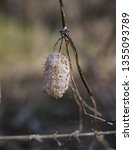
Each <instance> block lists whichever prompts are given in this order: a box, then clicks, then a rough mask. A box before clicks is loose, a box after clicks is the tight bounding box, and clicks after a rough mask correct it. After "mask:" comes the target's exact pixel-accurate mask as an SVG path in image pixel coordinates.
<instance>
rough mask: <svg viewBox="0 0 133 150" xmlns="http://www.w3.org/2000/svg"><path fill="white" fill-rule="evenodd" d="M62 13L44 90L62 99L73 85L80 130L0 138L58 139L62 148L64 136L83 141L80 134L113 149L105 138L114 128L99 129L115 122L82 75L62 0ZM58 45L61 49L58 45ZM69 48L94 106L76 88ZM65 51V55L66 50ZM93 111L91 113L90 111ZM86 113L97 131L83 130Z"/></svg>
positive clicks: (0, 138) (48, 61) (46, 73)
mask: <svg viewBox="0 0 133 150" xmlns="http://www.w3.org/2000/svg"><path fill="white" fill-rule="evenodd" d="M59 3H60V12H61V17H62V30H60V33H61V36H60V38H59V39H58V40H57V42H56V43H55V45H54V51H53V53H52V54H50V55H49V56H48V58H47V60H46V62H45V69H44V83H43V90H44V91H45V92H47V93H48V94H49V95H51V96H54V97H55V98H61V97H62V96H63V94H64V93H65V92H66V91H67V89H68V88H69V87H70V88H71V89H72V91H73V95H74V99H75V101H76V103H77V104H78V106H79V119H80V121H79V129H78V130H76V131H75V132H73V133H71V134H49V135H34V134H33V135H18V136H0V141H7V140H10V141H12V140H16V141H17V140H20V141H25V140H26V141H27V140H36V141H39V142H42V141H43V140H48V139H53V140H55V141H56V142H57V144H58V146H60V147H62V143H61V142H60V141H59V139H62V138H63V139H64V138H69V139H71V138H76V139H77V140H78V141H80V139H79V138H80V137H86V136H95V137H96V138H97V140H98V141H99V142H100V143H102V144H103V146H104V147H105V149H106V150H108V149H110V145H109V143H108V142H107V141H106V140H105V138H104V135H111V134H115V133H116V132H115V131H98V128H97V127H98V126H97V121H96V120H100V121H102V122H106V123H108V124H110V125H112V122H108V121H106V120H105V119H103V118H101V113H99V112H98V110H97V105H96V100H95V97H94V95H93V92H92V90H91V88H90V86H89V85H88V83H87V80H86V79H85V77H84V75H83V71H82V68H81V67H80V64H79V57H78V52H77V49H76V46H75V44H74V42H73V40H72V38H71V37H70V34H69V30H68V27H67V24H66V21H65V12H64V7H63V3H62V0H59ZM63 43H64V44H65V49H64V48H62V47H63V46H62V45H63ZM57 47H58V48H57ZM70 49H72V50H73V54H74V56H75V61H76V66H77V70H78V73H79V76H80V78H81V80H82V82H83V84H84V87H85V89H86V90H87V92H88V95H89V97H90V99H91V102H92V105H93V106H91V105H90V104H88V103H87V102H86V101H85V100H84V99H83V98H82V97H81V95H80V92H79V90H78V88H77V85H76V82H75V79H74V76H73V65H72V61H71V56H70ZM64 50H65V54H64V53H63V52H64ZM89 112H92V113H89ZM83 114H85V115H88V116H90V117H92V118H94V122H95V127H94V128H95V130H94V132H88V133H82V132H81V131H82V130H83Z"/></svg>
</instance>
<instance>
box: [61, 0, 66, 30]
mask: <svg viewBox="0 0 133 150" xmlns="http://www.w3.org/2000/svg"><path fill="white" fill-rule="evenodd" d="M59 3H60V12H61V19H62V26H63V28H65V27H66V26H67V24H66V20H65V17H66V15H65V10H64V5H63V2H62V0H59Z"/></svg>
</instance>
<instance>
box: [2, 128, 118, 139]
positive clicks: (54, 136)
mask: <svg viewBox="0 0 133 150" xmlns="http://www.w3.org/2000/svg"><path fill="white" fill-rule="evenodd" d="M111 134H116V131H97V135H111ZM95 135H96V133H95V132H87V133H80V132H77V131H75V132H73V133H69V134H49V135H37V134H33V135H18V136H0V141H27V140H29V141H31V140H36V141H39V142H42V141H43V140H50V139H52V140H55V138H56V139H63V138H70V137H91V136H95Z"/></svg>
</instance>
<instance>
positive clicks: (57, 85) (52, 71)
mask: <svg viewBox="0 0 133 150" xmlns="http://www.w3.org/2000/svg"><path fill="white" fill-rule="evenodd" d="M69 83H70V63H69V59H68V57H67V56H65V55H63V54H61V53H57V52H54V53H52V54H51V55H49V56H48V58H47V60H46V63H45V70H44V87H43V88H44V91H45V92H47V93H48V94H49V95H51V96H54V97H55V98H60V97H62V96H63V94H64V93H65V92H66V90H67V89H68V87H69Z"/></svg>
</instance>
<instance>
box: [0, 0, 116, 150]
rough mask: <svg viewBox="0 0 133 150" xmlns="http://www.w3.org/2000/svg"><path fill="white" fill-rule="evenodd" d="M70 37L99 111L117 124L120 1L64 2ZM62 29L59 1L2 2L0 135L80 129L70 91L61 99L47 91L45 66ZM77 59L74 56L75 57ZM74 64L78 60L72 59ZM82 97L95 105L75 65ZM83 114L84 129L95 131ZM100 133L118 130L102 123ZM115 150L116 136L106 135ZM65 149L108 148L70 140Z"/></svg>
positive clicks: (6, 147) (52, 145) (15, 145)
mask: <svg viewBox="0 0 133 150" xmlns="http://www.w3.org/2000/svg"><path fill="white" fill-rule="evenodd" d="M63 2H64V5H65V10H66V19H67V24H68V27H69V30H70V35H71V37H72V39H73V41H74V42H75V45H76V47H77V50H78V53H79V59H80V64H81V67H82V70H83V72H84V74H85V77H86V78H87V81H88V83H89V85H90V87H91V88H92V90H93V92H94V95H95V98H96V101H97V107H98V110H99V111H100V112H101V113H102V114H103V117H104V118H105V119H107V120H115V105H116V103H115V73H116V72H115V0H88V1H85V0H83V1H81V0H72V1H68V0H64V1H63ZM60 29H61V18H60V12H59V4H58V0H54V1H53V0H28V1H27V0H1V1H0V82H1V96H2V102H1V104H0V135H20V134H23V135H24V134H34V133H35V134H50V133H56V132H59V133H71V132H73V131H75V130H76V129H77V128H78V106H77V104H76V103H75V100H74V98H73V94H72V91H71V90H70V89H69V90H68V91H67V93H66V94H65V95H64V97H63V98H61V99H59V100H56V99H54V98H51V97H49V96H48V95H46V94H45V93H43V90H42V85H43V68H44V62H45V60H46V58H47V56H48V55H49V54H50V53H52V51H53V46H54V44H55V43H56V41H57V40H58V38H59V36H60V34H59V30H60ZM71 55H72V57H73V54H72V53H71ZM73 63H74V57H73ZM73 74H74V77H75V78H76V83H77V85H78V88H79V91H80V93H81V96H82V97H83V98H84V99H85V100H86V101H88V102H89V103H90V104H91V101H90V99H89V96H88V94H87V92H86V89H85V88H84V86H83V85H82V81H81V80H80V77H79V74H78V72H77V69H76V67H74V72H73ZM92 120H93V119H92V118H89V117H87V116H84V124H85V125H84V131H88V132H89V131H92V128H95V127H94V124H93V123H92ZM99 128H100V130H114V129H115V124H114V126H109V125H107V124H105V123H99ZM106 139H107V140H108V142H109V143H110V145H111V147H112V148H114V149H115V136H114V135H113V136H108V137H106ZM0 149H2V150H10V149H13V150H22V149H25V150H42V149H46V150H47V149H49V150H55V149H59V147H58V146H57V143H56V142H53V141H45V142H44V143H43V144H41V143H38V142H0ZM64 149H65V150H75V149H76V150H86V149H89V150H93V149H95V150H103V149H104V148H103V146H102V145H101V144H99V142H97V141H96V140H95V138H92V137H91V138H85V139H83V140H82V142H81V143H80V144H79V143H78V142H77V141H76V140H72V141H67V142H66V143H65V144H64Z"/></svg>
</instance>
